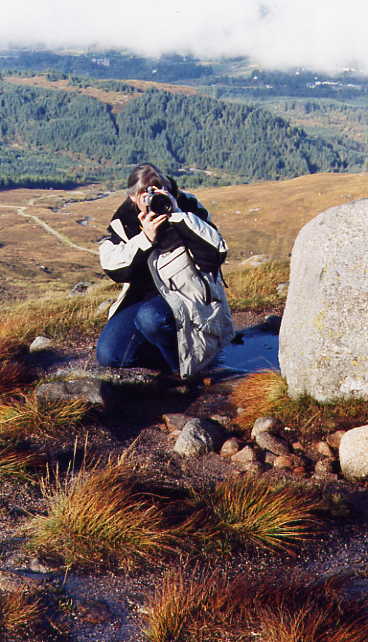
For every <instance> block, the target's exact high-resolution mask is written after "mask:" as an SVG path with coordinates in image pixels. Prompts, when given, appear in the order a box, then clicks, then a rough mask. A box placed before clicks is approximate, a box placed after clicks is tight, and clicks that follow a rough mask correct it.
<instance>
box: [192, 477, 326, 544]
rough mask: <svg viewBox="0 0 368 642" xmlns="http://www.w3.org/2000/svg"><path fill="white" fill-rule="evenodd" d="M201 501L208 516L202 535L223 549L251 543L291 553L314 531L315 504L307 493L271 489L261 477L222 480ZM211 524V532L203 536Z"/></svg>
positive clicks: (296, 490) (290, 487) (294, 490)
mask: <svg viewBox="0 0 368 642" xmlns="http://www.w3.org/2000/svg"><path fill="white" fill-rule="evenodd" d="M204 502H205V504H206V506H207V508H208V509H209V511H210V515H209V520H208V525H207V527H206V528H205V529H204V531H202V533H203V534H204V535H205V536H206V537H207V538H208V539H209V538H210V539H211V540H214V541H216V542H217V543H218V544H219V545H220V546H222V547H223V546H224V545H225V548H226V547H227V546H228V545H230V547H234V546H239V545H243V546H244V545H249V544H252V545H255V546H257V547H261V548H267V549H271V550H274V549H283V550H287V551H288V552H291V551H292V549H293V546H295V544H296V543H297V542H298V541H300V540H304V539H307V538H308V537H311V535H312V532H316V530H317V520H316V518H315V517H314V516H313V515H314V513H315V511H316V509H317V508H318V503H317V501H316V499H315V498H313V497H312V495H311V494H308V493H304V494H301V493H300V491H299V490H298V489H296V488H294V487H292V486H288V487H287V486H276V487H272V486H270V485H269V483H268V482H267V481H265V480H263V479H261V478H260V479H254V478H253V477H250V478H242V479H235V480H233V479H231V480H226V481H224V482H222V483H221V484H219V485H218V486H217V488H216V490H215V491H214V492H212V493H208V494H207V495H206V496H205V498H204ZM206 521H207V520H206ZM211 523H212V525H213V532H212V534H210V532H209V533H206V530H207V529H209V530H210V529H211Z"/></svg>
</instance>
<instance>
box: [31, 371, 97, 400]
mask: <svg viewBox="0 0 368 642" xmlns="http://www.w3.org/2000/svg"><path fill="white" fill-rule="evenodd" d="M36 396H37V397H38V398H39V399H48V400H49V401H60V400H61V399H83V400H84V401H86V402H89V403H93V404H95V403H96V404H103V398H102V396H101V381H99V380H98V379H92V378H91V379H89V378H87V377H85V378H84V379H78V380H74V381H52V382H50V383H41V384H40V385H39V386H37V388H36Z"/></svg>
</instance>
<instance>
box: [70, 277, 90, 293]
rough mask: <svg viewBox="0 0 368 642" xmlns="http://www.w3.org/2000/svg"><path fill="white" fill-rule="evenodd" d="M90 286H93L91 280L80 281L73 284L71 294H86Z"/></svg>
mask: <svg viewBox="0 0 368 642" xmlns="http://www.w3.org/2000/svg"><path fill="white" fill-rule="evenodd" d="M90 286H91V283H89V281H78V283H76V284H75V285H73V287H72V289H71V290H70V293H69V294H70V296H75V295H77V294H85V293H86V292H87V290H88V288H89V287H90Z"/></svg>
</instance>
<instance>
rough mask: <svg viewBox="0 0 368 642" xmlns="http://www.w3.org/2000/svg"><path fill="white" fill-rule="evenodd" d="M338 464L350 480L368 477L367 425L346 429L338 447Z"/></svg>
mask: <svg viewBox="0 0 368 642" xmlns="http://www.w3.org/2000/svg"><path fill="white" fill-rule="evenodd" d="M339 457H340V466H341V471H342V474H343V475H344V477H346V479H348V480H350V481H355V480H356V481H358V480H365V479H367V478H368V426H359V427H358V428H352V429H351V430H348V431H347V432H346V433H345V434H344V436H343V437H342V439H341V442H340V448H339Z"/></svg>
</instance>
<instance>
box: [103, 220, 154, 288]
mask: <svg viewBox="0 0 368 642" xmlns="http://www.w3.org/2000/svg"><path fill="white" fill-rule="evenodd" d="M119 224H120V225H121V222H120V221H118V219H117V220H116V221H112V222H111V224H110V226H109V232H110V236H109V238H107V239H105V240H104V241H103V242H102V243H101V245H100V262H101V267H102V269H103V270H104V271H105V272H106V274H107V275H108V276H109V277H110V278H111V279H113V281H116V282H117V283H124V282H130V281H131V280H132V278H133V275H134V272H135V271H136V270H137V268H140V267H141V266H142V265H143V264H144V263H146V261H147V256H148V254H149V252H150V251H151V249H152V243H151V241H150V240H149V239H148V238H147V236H146V235H145V234H144V232H143V231H142V232H139V234H136V235H135V236H133V237H132V238H131V239H126V238H125V239H124V238H122V236H120V235H119ZM114 227H115V228H117V229H114ZM121 234H122V235H123V231H121Z"/></svg>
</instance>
